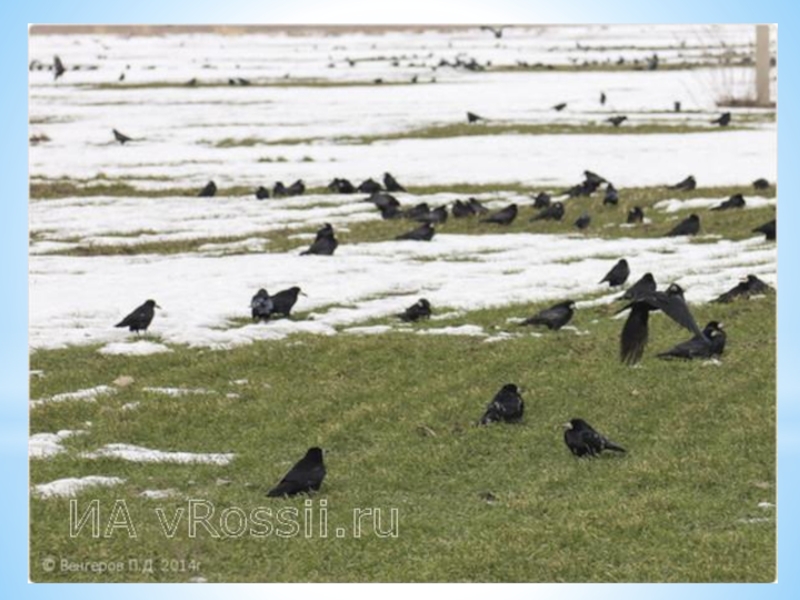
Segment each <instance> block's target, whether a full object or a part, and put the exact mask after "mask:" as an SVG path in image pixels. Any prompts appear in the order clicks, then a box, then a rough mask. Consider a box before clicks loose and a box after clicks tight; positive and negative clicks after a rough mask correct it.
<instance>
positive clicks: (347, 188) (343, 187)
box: [328, 177, 356, 194]
mask: <svg viewBox="0 0 800 600" xmlns="http://www.w3.org/2000/svg"><path fill="white" fill-rule="evenodd" d="M328 189H329V190H330V191H332V192H334V193H336V194H354V193H355V191H356V188H355V186H354V185H353V184H352V183H350V182H349V181H348V180H347V179H339V178H338V177H335V178H334V180H333V181H331V182H330V183H329V184H328Z"/></svg>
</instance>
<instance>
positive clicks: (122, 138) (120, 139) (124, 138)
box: [111, 129, 133, 144]
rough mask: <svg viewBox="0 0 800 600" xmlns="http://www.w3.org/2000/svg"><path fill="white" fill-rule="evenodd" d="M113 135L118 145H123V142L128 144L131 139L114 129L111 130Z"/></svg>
mask: <svg viewBox="0 0 800 600" xmlns="http://www.w3.org/2000/svg"><path fill="white" fill-rule="evenodd" d="M111 131H112V132H113V133H114V139H116V140H117V141H118V142H119V143H120V144H124V143H125V142H130V141H132V140H133V138H129V137H128V136H127V135H125V134H124V133H120V132H119V131H117V130H116V129H112V130H111Z"/></svg>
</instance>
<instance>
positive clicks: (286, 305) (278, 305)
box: [270, 286, 305, 317]
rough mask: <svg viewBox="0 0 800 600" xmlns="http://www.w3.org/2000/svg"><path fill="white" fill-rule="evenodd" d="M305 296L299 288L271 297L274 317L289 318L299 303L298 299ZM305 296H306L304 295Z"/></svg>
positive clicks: (292, 288)
mask: <svg viewBox="0 0 800 600" xmlns="http://www.w3.org/2000/svg"><path fill="white" fill-rule="evenodd" d="M300 294H303V291H302V290H301V289H300V288H299V287H297V286H294V287H290V288H289V289H288V290H281V291H280V292H278V293H277V294H275V295H274V296H270V300H272V305H273V308H272V313H271V314H273V315H283V316H284V317H288V316H289V315H290V313H291V312H292V308H293V307H294V305H295V304H296V303H297V297H298V296H299V295H300ZM303 295H304V296H305V294H303Z"/></svg>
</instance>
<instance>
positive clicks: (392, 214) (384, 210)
mask: <svg viewBox="0 0 800 600" xmlns="http://www.w3.org/2000/svg"><path fill="white" fill-rule="evenodd" d="M378 210H380V211H381V219H383V220H385V221H388V220H391V219H401V218H403V217H404V216H405V215H404V214H403V211H402V210H400V207H399V206H395V205H393V204H390V205H388V206H379V207H378Z"/></svg>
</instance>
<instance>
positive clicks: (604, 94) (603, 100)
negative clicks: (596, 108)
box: [600, 92, 606, 106]
mask: <svg viewBox="0 0 800 600" xmlns="http://www.w3.org/2000/svg"><path fill="white" fill-rule="evenodd" d="M605 103H606V93H605V92H600V105H601V106H602V105H605Z"/></svg>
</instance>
